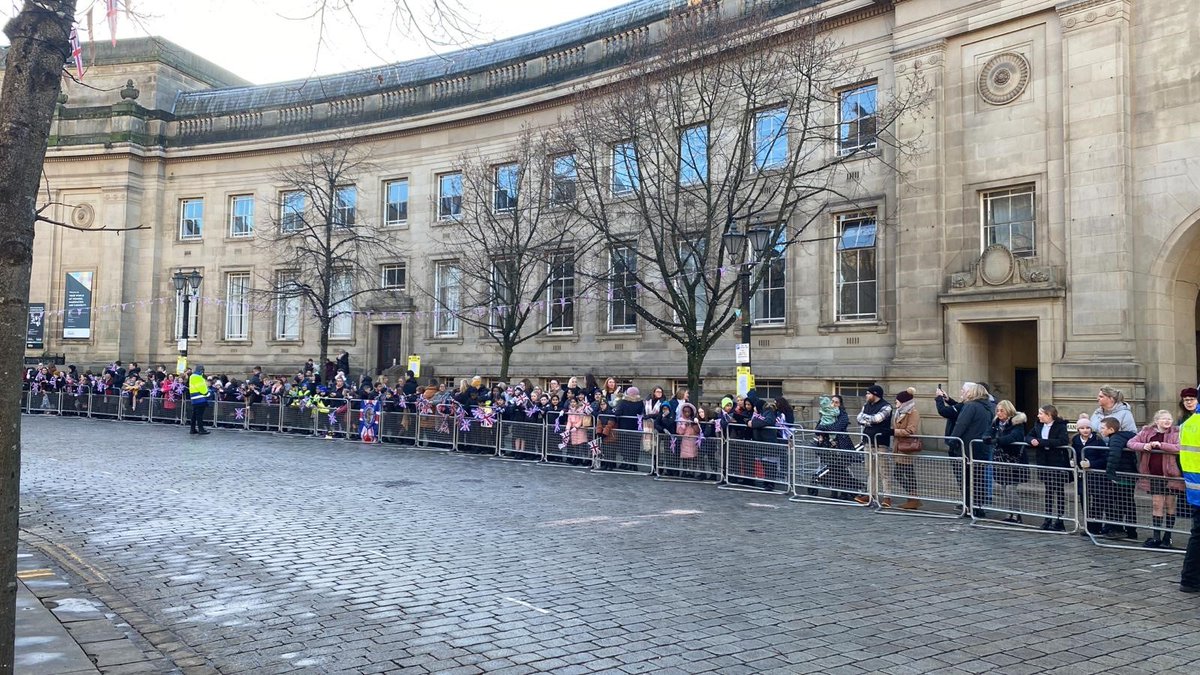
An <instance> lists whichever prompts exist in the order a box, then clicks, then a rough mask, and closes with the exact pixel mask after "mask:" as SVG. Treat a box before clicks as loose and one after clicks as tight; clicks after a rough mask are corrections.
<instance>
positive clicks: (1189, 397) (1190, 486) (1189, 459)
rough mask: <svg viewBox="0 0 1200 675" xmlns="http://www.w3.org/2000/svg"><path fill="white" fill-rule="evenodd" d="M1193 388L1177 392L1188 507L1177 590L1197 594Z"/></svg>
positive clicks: (1197, 426)
mask: <svg viewBox="0 0 1200 675" xmlns="http://www.w3.org/2000/svg"><path fill="white" fill-rule="evenodd" d="M1198 395H1200V392H1197V391H1196V389H1192V388H1189V389H1184V390H1183V391H1181V392H1179V397H1180V398H1181V399H1182V400H1183V408H1184V410H1185V411H1186V412H1185V413H1184V416H1185V417H1186V419H1185V420H1184V421H1183V423H1182V424H1180V425H1179V464H1180V467H1181V468H1182V469H1183V482H1184V483H1185V484H1186V485H1187V499H1188V503H1189V504H1191V505H1192V536H1191V538H1189V539H1188V546H1187V555H1186V556H1184V558H1183V573H1182V574H1181V575H1180V576H1179V590H1181V591H1183V592H1184V593H1200V414H1197V412H1196V403H1197V401H1196V399H1197V396H1198Z"/></svg>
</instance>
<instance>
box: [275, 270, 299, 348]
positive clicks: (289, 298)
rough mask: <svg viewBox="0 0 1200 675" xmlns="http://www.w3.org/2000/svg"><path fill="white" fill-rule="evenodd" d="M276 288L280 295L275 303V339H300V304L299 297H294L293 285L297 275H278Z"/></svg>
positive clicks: (284, 273)
mask: <svg viewBox="0 0 1200 675" xmlns="http://www.w3.org/2000/svg"><path fill="white" fill-rule="evenodd" d="M276 278H277V279H278V281H277V282H276V288H277V289H279V291H280V293H279V295H278V296H277V298H276V302H275V338H276V339H278V340H299V339H300V302H301V298H300V297H299V296H295V295H293V293H294V291H293V290H292V289H293V284H295V283H296V273H295V272H290V271H282V272H279V273H278V274H277V275H276Z"/></svg>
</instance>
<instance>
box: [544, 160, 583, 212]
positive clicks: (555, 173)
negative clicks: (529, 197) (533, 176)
mask: <svg viewBox="0 0 1200 675" xmlns="http://www.w3.org/2000/svg"><path fill="white" fill-rule="evenodd" d="M550 172H551V185H550V203H551V204H552V205H553V204H570V203H572V202H574V201H575V185H576V181H577V179H578V178H579V171H578V169H577V167H576V166H575V155H574V154H566V155H558V156H557V157H554V158H553V159H552V160H551V167H550Z"/></svg>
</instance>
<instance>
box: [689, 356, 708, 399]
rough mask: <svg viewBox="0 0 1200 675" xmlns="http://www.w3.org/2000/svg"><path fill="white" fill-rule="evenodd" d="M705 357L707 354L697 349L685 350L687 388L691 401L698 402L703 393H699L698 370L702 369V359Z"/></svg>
mask: <svg viewBox="0 0 1200 675" xmlns="http://www.w3.org/2000/svg"><path fill="white" fill-rule="evenodd" d="M707 355H708V354H707V352H705V351H701V350H700V348H698V347H690V348H688V350H687V369H688V371H687V383H688V385H687V386H688V391H690V392H691V400H692V401H699V400H700V396H701V394H703V393H704V392H702V391H700V370H701V369H702V368H703V367H704V357H705V356H707Z"/></svg>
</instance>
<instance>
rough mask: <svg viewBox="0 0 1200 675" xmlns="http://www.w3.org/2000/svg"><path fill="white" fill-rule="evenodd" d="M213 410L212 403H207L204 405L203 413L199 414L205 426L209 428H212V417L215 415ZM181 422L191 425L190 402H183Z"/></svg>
mask: <svg viewBox="0 0 1200 675" xmlns="http://www.w3.org/2000/svg"><path fill="white" fill-rule="evenodd" d="M214 408H215V406H213V402H212V401H209V402H208V403H207V404H205V406H204V412H203V413H202V414H201V419H203V420H204V424H205V426H209V427H211V426H214V425H213V419H214V416H215V415H216V410H215V409H214ZM183 421H184V422H185V423H187V424H191V421H192V402H191V401H190V400H186V401H184V402H183Z"/></svg>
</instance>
